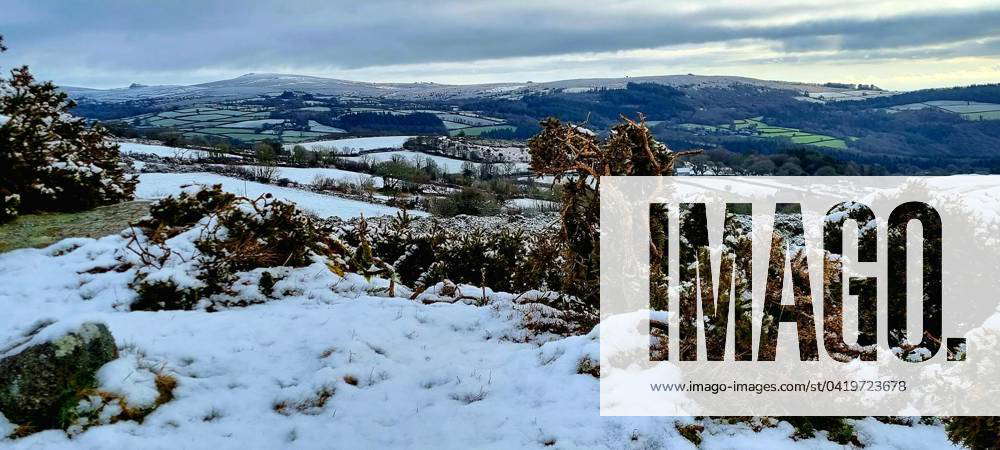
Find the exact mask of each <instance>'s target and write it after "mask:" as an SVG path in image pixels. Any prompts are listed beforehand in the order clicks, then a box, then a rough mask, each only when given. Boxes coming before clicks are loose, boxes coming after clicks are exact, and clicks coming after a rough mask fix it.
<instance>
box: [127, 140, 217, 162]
mask: <svg viewBox="0 0 1000 450" xmlns="http://www.w3.org/2000/svg"><path fill="white" fill-rule="evenodd" d="M118 145H119V146H120V147H121V152H122V153H123V154H127V153H142V154H148V155H156V156H161V157H164V158H186V159H195V158H206V157H208V152H206V151H204V150H193V149H190V148H179V147H167V146H165V145H150V144H139V143H136V142H119V143H118Z"/></svg>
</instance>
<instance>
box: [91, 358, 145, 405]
mask: <svg viewBox="0 0 1000 450" xmlns="http://www.w3.org/2000/svg"><path fill="white" fill-rule="evenodd" d="M97 383H98V385H99V386H100V387H101V390H103V391H106V392H110V393H112V394H118V395H120V396H122V398H125V399H127V401H128V404H129V406H130V407H138V408H145V407H149V406H153V404H154V403H155V402H156V397H158V396H159V392H158V391H157V390H156V374H154V373H153V372H152V371H150V370H149V368H145V367H141V361H140V360H139V358H138V356H137V355H134V354H132V355H127V356H125V357H122V358H118V359H116V360H114V361H111V362H109V363H107V364H105V365H104V366H103V367H101V369H100V370H98V371H97Z"/></svg>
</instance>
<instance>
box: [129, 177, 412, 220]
mask: <svg viewBox="0 0 1000 450" xmlns="http://www.w3.org/2000/svg"><path fill="white" fill-rule="evenodd" d="M348 173H353V172H348ZM309 181H310V182H311V181H312V179H310V180H309ZM213 184H221V185H222V189H223V190H225V191H228V192H232V193H234V194H237V195H242V196H244V197H248V198H257V197H258V196H260V195H262V194H265V193H270V194H272V195H274V197H275V198H277V199H279V200H284V201H288V202H293V203H296V204H297V205H298V206H299V207H301V208H302V209H304V210H306V211H310V212H312V213H314V214H316V215H317V216H320V217H358V216H360V215H362V214H364V215H365V216H366V217H371V216H379V215H386V214H390V215H391V214H396V213H397V212H398V211H399V209H397V208H393V207H391V206H385V205H380V204H375V203H366V202H361V201H357V200H349V199H345V198H341V197H335V196H332V195H323V194H317V193H315V192H309V191H304V190H301V189H294V188H286V187H280V186H273V185H270V184H262V183H255V182H252V181H245V180H241V179H238V178H232V177H227V176H223V175H218V174H214V173H208V172H192V173H144V174H141V175H139V185H138V186H137V187H136V191H135V195H136V197H137V198H142V199H158V198H163V197H166V196H168V195H177V194H180V193H181V192H182V191H184V190H185V189H189V188H190V187H191V186H194V185H205V186H211V185H213ZM411 214H413V215H426V213H424V212H421V211H411Z"/></svg>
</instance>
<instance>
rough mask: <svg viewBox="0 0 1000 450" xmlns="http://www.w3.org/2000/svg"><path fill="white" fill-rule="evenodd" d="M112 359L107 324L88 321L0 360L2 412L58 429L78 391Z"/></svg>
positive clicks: (111, 339)
mask: <svg viewBox="0 0 1000 450" xmlns="http://www.w3.org/2000/svg"><path fill="white" fill-rule="evenodd" d="M116 358H118V349H117V347H116V346H115V339H114V337H113V336H112V335H111V332H110V331H108V327H107V326H105V325H104V324H102V323H94V322H87V323H84V324H82V325H81V326H80V327H79V328H77V329H76V330H74V331H71V332H69V333H67V334H65V335H63V336H61V337H58V338H54V339H51V340H49V341H48V342H44V343H39V344H36V345H32V346H30V347H27V348H25V349H24V350H22V351H20V352H19V353H17V354H14V355H10V356H7V357H5V358H3V359H0V412H3V414H4V416H6V417H7V420H9V421H10V422H12V423H16V424H19V425H30V426H32V427H35V428H38V429H47V428H62V427H64V426H65V425H68V424H66V423H63V422H64V418H65V417H64V416H65V412H66V411H68V410H69V409H71V408H73V407H74V406H75V405H76V402H77V401H78V399H79V394H80V392H81V391H84V390H86V389H90V388H94V387H96V383H97V382H96V379H95V374H96V373H97V370H98V369H100V368H101V366H103V365H104V364H106V363H108V362H110V361H112V360H114V359H116Z"/></svg>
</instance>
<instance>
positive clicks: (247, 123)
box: [226, 119, 285, 128]
mask: <svg viewBox="0 0 1000 450" xmlns="http://www.w3.org/2000/svg"><path fill="white" fill-rule="evenodd" d="M279 123H285V119H258V120H244V121H243V122H236V123H227V124H226V128H263V127H264V125H277V124H279Z"/></svg>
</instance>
